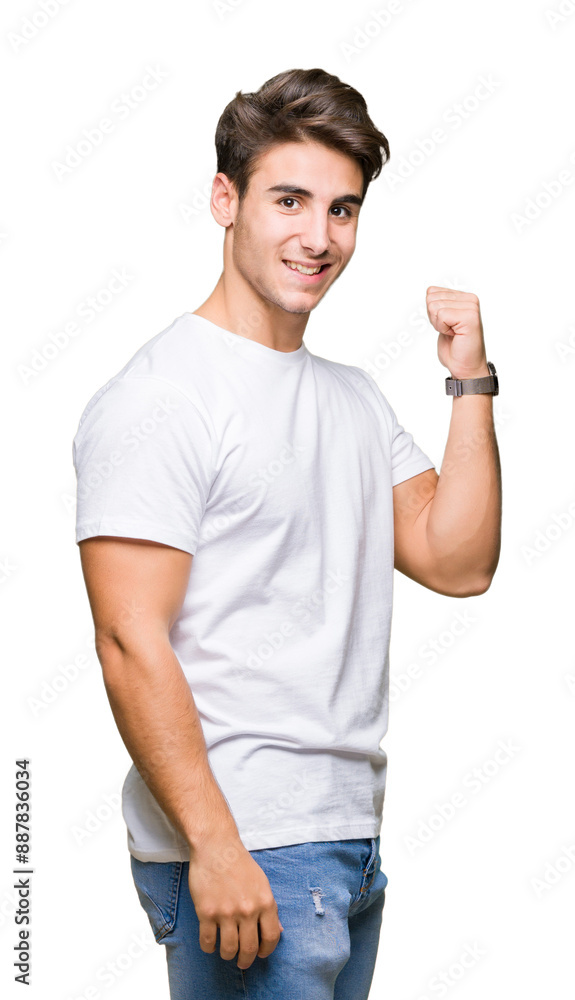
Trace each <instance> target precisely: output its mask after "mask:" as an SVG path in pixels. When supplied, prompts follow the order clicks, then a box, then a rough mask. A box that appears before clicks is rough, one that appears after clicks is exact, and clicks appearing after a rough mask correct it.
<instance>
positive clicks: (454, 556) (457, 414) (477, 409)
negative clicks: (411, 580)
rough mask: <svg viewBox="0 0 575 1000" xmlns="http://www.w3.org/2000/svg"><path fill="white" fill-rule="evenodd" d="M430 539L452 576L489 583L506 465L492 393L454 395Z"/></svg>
mask: <svg viewBox="0 0 575 1000" xmlns="http://www.w3.org/2000/svg"><path fill="white" fill-rule="evenodd" d="M480 374H483V373H480ZM484 374H485V375H488V374H489V370H488V369H487V368H486V369H485V373H484ZM427 540H428V545H429V549H430V552H431V553H432V558H433V560H434V562H435V565H436V566H437V568H438V569H440V571H441V573H442V574H444V576H445V580H446V581H450V582H454V581H455V582H456V583H457V584H458V585H459V586H461V587H462V588H465V587H467V586H471V587H476V586H478V587H480V588H483V587H487V586H489V583H490V582H491V578H492V576H493V574H494V572H495V569H496V567H497V563H498V560H499V552H500V546H501V466H500V461H499V449H498V446H497V438H496V435H495V428H494V423H493V396H492V395H491V393H477V394H474V395H468V396H454V397H453V400H452V411H451V421H450V425H449V434H448V438H447V444H446V447H445V454H444V457H443V462H442V465H441V469H440V473H439V479H438V482H437V486H436V490H435V496H434V498H433V500H432V501H431V503H430V504H429V511H428V514H427Z"/></svg>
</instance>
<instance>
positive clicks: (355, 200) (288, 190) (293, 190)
mask: <svg viewBox="0 0 575 1000" xmlns="http://www.w3.org/2000/svg"><path fill="white" fill-rule="evenodd" d="M271 191H279V192H282V191H283V193H284V194H299V195H301V196H302V198H312V199H313V194H312V192H311V191H306V189H305V188H301V187H297V186H296V185H295V184H284V183H282V184H274V186H273V187H270V188H268V189H267V192H266V193H269V192H271ZM341 202H348V204H350V205H359V206H360V207H361V205H362V204H363V198H360V196H359V195H358V194H344V195H342V196H341V198H334V200H333V201H332V203H331V206H330V208H331V207H332V206H333V205H335V204H340V203H341Z"/></svg>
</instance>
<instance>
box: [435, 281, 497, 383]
mask: <svg viewBox="0 0 575 1000" xmlns="http://www.w3.org/2000/svg"><path fill="white" fill-rule="evenodd" d="M426 301H427V315H428V316H429V320H430V322H431V323H432V325H433V326H434V327H435V329H436V330H437V331H438V333H439V339H438V342H437V355H438V357H439V360H440V361H441V364H442V365H445V367H446V368H448V369H449V373H450V375H452V377H453V378H481V377H482V376H484V375H489V374H490V372H489V368H488V367H487V355H486V353H485V343H484V340H483V325H482V323H481V313H480V309H479V299H478V298H477V295H474V294H473V292H460V291H457V290H456V289H454V288H439V287H438V286H437V285H430V286H429V288H428V289H427V300H426Z"/></svg>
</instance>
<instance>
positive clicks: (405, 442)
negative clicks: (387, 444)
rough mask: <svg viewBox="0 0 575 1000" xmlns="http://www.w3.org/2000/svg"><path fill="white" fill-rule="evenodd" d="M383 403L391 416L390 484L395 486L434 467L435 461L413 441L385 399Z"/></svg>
mask: <svg viewBox="0 0 575 1000" xmlns="http://www.w3.org/2000/svg"><path fill="white" fill-rule="evenodd" d="M385 404H386V406H387V408H388V409H389V413H390V416H391V485H392V486H397V485H398V483H402V482H403V481H404V480H405V479H411V477H412V476H417V475H418V474H419V473H420V472H425V470H426V469H434V468H435V463H434V462H432V461H431V459H430V458H429V456H428V455H426V453H425V452H424V451H423V450H422V449H421V448H420V447H419V445H418V444H416V443H415V441H414V440H413V435H411V434H410V433H409V431H406V430H405V428H404V427H403V426H402V425H401V424H400V423H399V422H398V420H397V416H396V415H395V412H394V410H393V409H392V407H391V406H390V404H389V403H388V401H387V400H385Z"/></svg>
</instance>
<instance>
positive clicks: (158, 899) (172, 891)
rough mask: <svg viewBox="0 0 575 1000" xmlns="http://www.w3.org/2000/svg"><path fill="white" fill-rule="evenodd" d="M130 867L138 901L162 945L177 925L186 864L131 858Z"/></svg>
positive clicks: (132, 856)
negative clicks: (179, 897)
mask: <svg viewBox="0 0 575 1000" xmlns="http://www.w3.org/2000/svg"><path fill="white" fill-rule="evenodd" d="M130 864H131V866H132V876H133V878H134V884H135V886H136V891H137V893H138V898H139V900H140V903H141V905H142V908H143V909H144V911H145V913H146V915H147V917H148V920H149V921H150V926H151V928H152V931H153V933H154V937H155V939H156V941H157V942H158V943H159V942H160V941H161V940H162V939H163V938H165V937H166V935H167V934H169V933H170V931H172V930H173V929H174V925H175V923H176V913H177V909H178V896H179V892H180V886H181V882H182V870H183V867H184V862H183V861H140V860H139V858H135V857H134V855H133V854H131V855H130Z"/></svg>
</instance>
